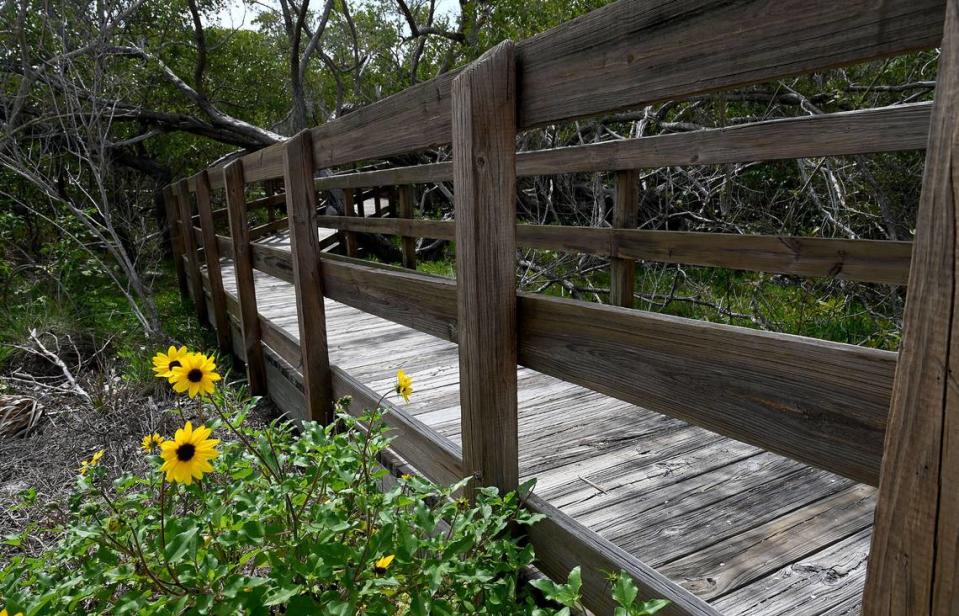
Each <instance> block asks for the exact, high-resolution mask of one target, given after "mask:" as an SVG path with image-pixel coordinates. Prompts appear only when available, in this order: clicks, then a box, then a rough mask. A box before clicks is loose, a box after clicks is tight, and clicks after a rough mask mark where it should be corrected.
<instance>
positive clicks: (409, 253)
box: [396, 185, 416, 269]
mask: <svg viewBox="0 0 959 616" xmlns="http://www.w3.org/2000/svg"><path fill="white" fill-rule="evenodd" d="M396 190H397V193H398V197H399V199H398V200H397V204H396V217H397V218H403V219H407V220H410V219H412V218H413V204H414V202H415V201H416V192H415V190H414V188H413V187H412V186H410V185H405V186H398V187H397V189H396ZM400 248H401V250H402V252H403V267H407V268H409V269H416V238H414V237H412V236H409V235H403V236H401V238H400Z"/></svg>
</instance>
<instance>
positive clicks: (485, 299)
mask: <svg viewBox="0 0 959 616" xmlns="http://www.w3.org/2000/svg"><path fill="white" fill-rule="evenodd" d="M515 66H516V63H515V59H514V48H513V43H512V42H510V41H504V42H503V43H500V44H499V45H497V46H496V47H494V48H493V49H490V50H489V51H487V52H486V53H484V54H483V55H482V56H481V57H480V58H479V59H478V60H476V61H475V62H473V63H472V64H470V65H469V66H468V67H466V68H465V69H464V70H463V71H462V72H461V73H460V74H459V75H458V76H457V78H456V80H455V81H454V82H453V185H454V186H455V191H456V193H455V198H454V209H455V214H454V215H455V217H456V282H457V284H456V289H457V304H458V312H457V314H458V323H459V358H460V424H461V429H462V433H463V437H462V438H463V463H464V465H465V468H466V470H467V472H468V473H470V474H472V475H473V476H474V477H475V478H476V480H477V484H478V485H483V486H496V487H497V488H499V489H500V490H502V491H507V490H512V489H515V488H516V486H517V485H518V482H519V440H518V428H517V410H516V409H517V407H516V404H517V402H516V263H515V261H516V146H515V139H516V72H515ZM475 488H476V484H471V485H470V486H468V489H467V491H468V493H470V491H472V490H474V489H475Z"/></svg>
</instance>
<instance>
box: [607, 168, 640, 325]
mask: <svg viewBox="0 0 959 616" xmlns="http://www.w3.org/2000/svg"><path fill="white" fill-rule="evenodd" d="M615 177H616V192H615V199H616V201H615V203H613V229H635V228H636V224H637V218H638V214H639V212H638V209H639V208H638V201H637V199H636V171H634V170H632V169H630V170H626V171H617V172H616V176H615ZM615 245H616V242H615V241H614V242H613V246H615ZM635 283H636V261H634V260H633V259H620V258H618V257H616V256H615V255H613V256H612V257H610V264H609V303H610V304H612V305H614V306H625V307H626V308H632V307H633V288H634V285H635Z"/></svg>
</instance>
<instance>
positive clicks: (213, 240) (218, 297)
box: [196, 171, 232, 351]
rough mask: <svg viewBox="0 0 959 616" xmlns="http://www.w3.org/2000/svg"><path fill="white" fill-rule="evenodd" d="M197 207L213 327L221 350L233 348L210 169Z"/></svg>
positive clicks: (201, 182)
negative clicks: (214, 219) (211, 192)
mask: <svg viewBox="0 0 959 616" xmlns="http://www.w3.org/2000/svg"><path fill="white" fill-rule="evenodd" d="M196 209H197V212H199V216H200V229H201V230H202V233H203V258H204V259H205V260H206V275H207V277H208V278H209V280H210V296H211V300H212V301H211V304H212V308H213V319H212V323H213V329H214V331H215V332H216V341H217V345H218V346H219V347H220V350H221V351H230V349H231V348H232V341H231V340H230V321H229V317H228V316H227V311H226V293H224V292H223V275H222V273H221V272H220V249H219V244H218V243H217V237H216V226H215V223H214V221H213V208H212V205H211V204H210V180H209V178H208V176H207V172H206V171H202V172H200V175H199V177H198V178H197V182H196Z"/></svg>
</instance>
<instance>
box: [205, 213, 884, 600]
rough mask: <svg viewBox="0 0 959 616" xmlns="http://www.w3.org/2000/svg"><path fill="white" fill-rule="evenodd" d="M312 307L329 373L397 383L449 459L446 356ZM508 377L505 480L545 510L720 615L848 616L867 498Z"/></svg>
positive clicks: (825, 479) (453, 429) (277, 291)
mask: <svg viewBox="0 0 959 616" xmlns="http://www.w3.org/2000/svg"><path fill="white" fill-rule="evenodd" d="M325 232H326V230H321V233H320V235H321V237H323V236H324V233H325ZM259 243H265V244H269V245H272V246H274V247H279V248H284V247H285V248H287V249H288V247H289V244H288V239H287V238H286V237H284V236H277V237H271V238H264V239H262V240H260V242H259ZM221 267H222V272H223V282H224V286H225V290H226V292H227V294H228V295H230V296H231V297H235V295H236V287H235V285H236V282H235V277H234V273H233V268H232V263H231V262H230V261H229V260H228V259H223V260H222V261H221ZM255 280H256V293H257V304H258V307H259V311H260V315H261V317H264V318H266V319H269V320H270V321H272V322H273V323H275V324H276V325H278V326H280V327H282V328H283V329H284V330H286V331H287V332H289V333H290V334H291V335H292V337H294V338H296V339H298V331H297V329H298V328H297V316H296V302H295V297H294V289H293V285H291V284H289V283H287V282H284V281H282V280H279V279H277V278H273V277H271V276H269V275H267V274H265V273H262V272H259V271H256V272H255ZM325 302H326V318H327V335H328V341H329V352H330V361H331V363H333V364H334V365H336V366H338V367H340V368H341V369H343V370H345V371H346V372H348V373H349V374H350V375H352V376H353V377H354V378H356V379H357V380H359V381H361V382H362V383H363V384H365V385H366V386H367V387H369V388H370V389H372V390H374V391H376V392H387V391H389V390H390V388H391V386H392V384H393V382H394V379H395V372H396V370H397V369H401V368H402V369H403V370H405V371H406V372H407V373H409V374H410V375H411V376H412V377H413V379H414V389H415V394H414V396H413V399H412V400H411V402H410V403H409V404H408V405H402V403H400V404H401V406H402V407H403V408H405V409H406V410H407V411H409V412H410V413H411V414H412V415H414V416H415V417H416V418H417V419H419V420H420V421H423V422H424V423H426V424H427V425H428V426H430V427H431V428H432V429H434V430H436V431H437V432H439V433H440V434H442V435H443V436H445V437H447V438H449V439H450V440H452V441H453V442H455V443H457V444H459V442H460V421H459V419H460V408H459V382H458V381H459V368H458V358H457V347H456V345H455V344H453V343H451V342H448V341H446V340H441V339H438V338H434V337H432V336H429V335H427V334H424V333H421V332H418V331H416V330H413V329H409V328H407V327H403V326H402V325H398V324H396V323H393V322H391V321H387V320H384V319H381V318H379V317H377V316H374V315H371V314H368V313H365V312H362V311H360V310H357V309H355V308H352V307H350V306H346V305H344V304H341V303H338V302H335V301H333V300H330V299H326V300H325ZM517 378H518V383H519V430H520V472H521V475H522V477H523V478H524V479H529V478H536V479H537V488H536V492H537V493H538V494H539V495H540V496H541V497H543V498H545V499H547V500H548V501H549V502H550V503H551V504H553V505H554V506H556V507H559V508H560V509H561V510H562V511H564V512H565V513H567V514H569V515H571V516H572V517H573V518H574V519H576V520H577V521H579V522H580V523H582V524H584V525H586V526H587V527H589V528H590V529H592V530H594V531H597V532H598V533H600V534H601V535H602V536H604V537H605V538H607V539H609V540H611V541H612V542H614V543H615V544H617V545H618V546H620V547H621V548H623V549H625V550H626V551H628V552H629V553H631V554H633V555H634V556H637V557H638V558H640V559H641V560H642V561H644V562H645V563H647V564H649V565H651V566H653V567H656V568H657V569H658V570H659V571H660V572H661V573H663V574H665V575H667V576H668V577H669V578H671V579H672V580H673V581H675V582H677V583H679V584H681V585H682V586H684V587H686V588H688V589H689V590H691V591H693V592H694V593H695V594H696V595H698V596H699V597H701V598H703V599H705V600H707V601H709V602H710V603H711V604H713V606H714V607H716V608H717V609H719V610H720V611H721V612H723V613H724V614H730V615H738V614H742V615H747V614H748V615H753V614H761V615H770V616H771V615H774V614H794V615H802V616H815V615H825V614H830V615H838V614H853V613H858V612H859V609H860V607H859V606H860V605H861V598H862V591H863V584H864V580H865V573H866V566H865V564H866V556H867V554H868V551H869V542H870V535H871V532H870V530H871V525H872V520H873V510H874V506H875V489H874V488H871V487H869V486H865V485H861V484H857V483H855V482H853V481H852V480H850V479H845V478H843V477H840V476H837V475H834V474H831V473H828V472H826V471H822V470H819V469H815V468H812V467H809V466H805V465H803V464H801V463H799V462H796V461H793V460H790V459H787V458H784V457H781V456H778V455H774V454H771V453H768V452H765V451H763V450H761V449H758V448H756V447H753V446H750V445H746V444H743V443H740V442H737V441H735V440H731V439H729V438H725V437H722V436H719V435H717V434H715V433H712V432H709V431H707V430H704V429H702V428H698V427H695V426H691V425H689V424H687V423H685V422H683V421H680V420H677V419H672V418H669V417H666V416H664V415H660V414H657V413H654V412H651V411H648V410H645V409H642V408H639V407H636V406H633V405H631V404H627V403H624V402H622V401H619V400H616V399H613V398H610V397H607V396H604V395H602V394H599V393H596V392H593V391H590V390H587V389H584V388H582V387H579V386H576V385H572V384H569V383H566V382H564V381H560V380H557V379H555V378H552V377H550V376H546V375H543V374H540V373H538V372H535V371H533V370H530V369H526V368H519V369H518V373H517Z"/></svg>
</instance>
